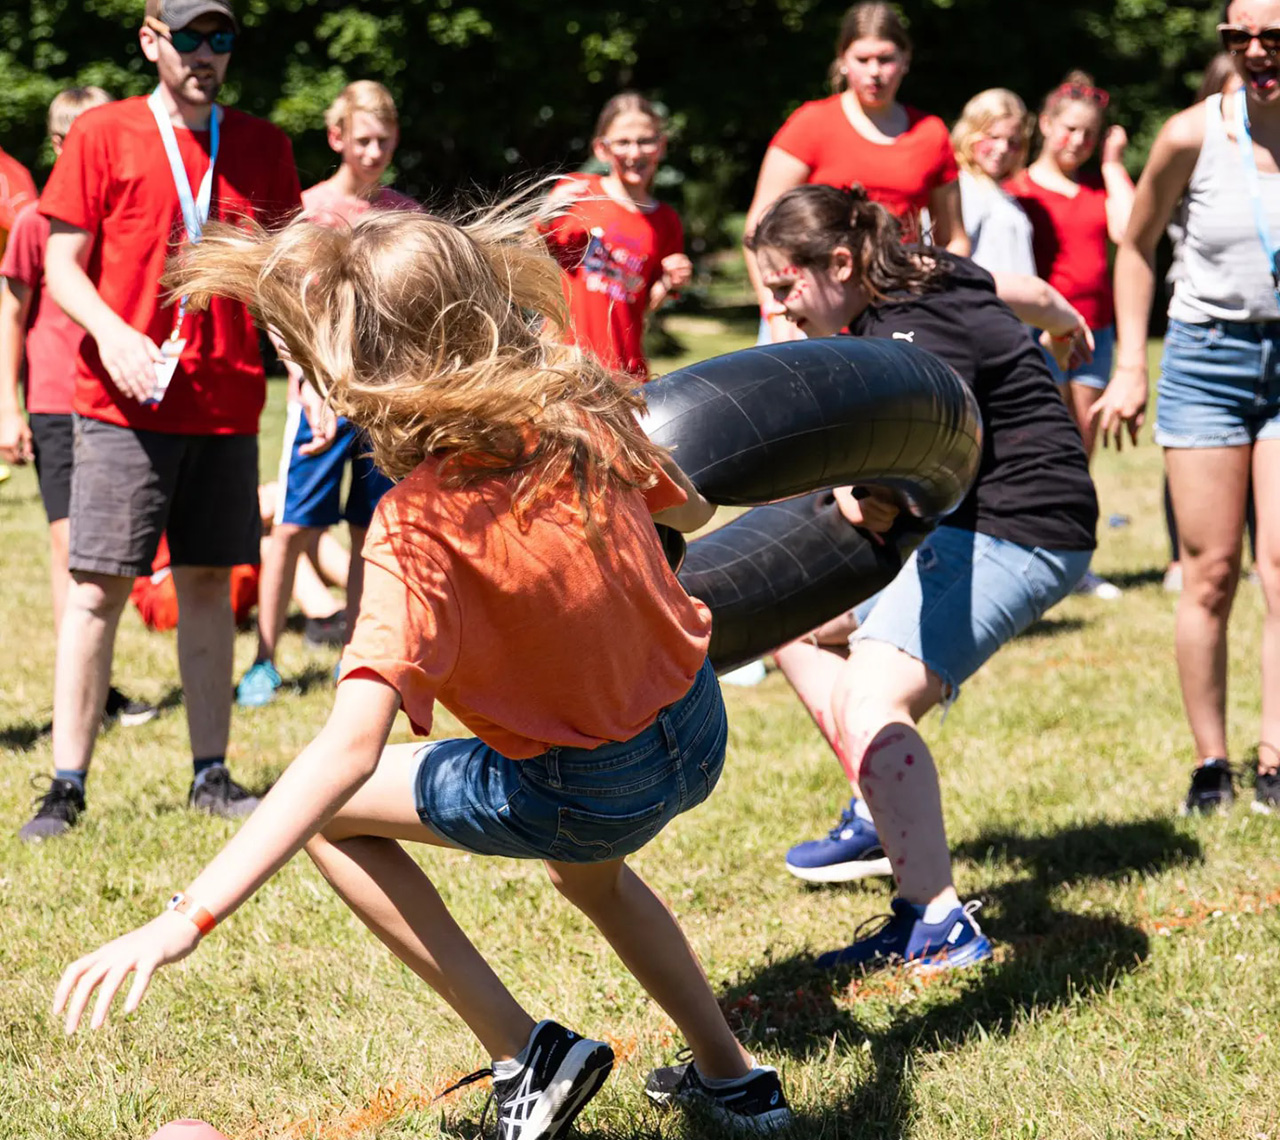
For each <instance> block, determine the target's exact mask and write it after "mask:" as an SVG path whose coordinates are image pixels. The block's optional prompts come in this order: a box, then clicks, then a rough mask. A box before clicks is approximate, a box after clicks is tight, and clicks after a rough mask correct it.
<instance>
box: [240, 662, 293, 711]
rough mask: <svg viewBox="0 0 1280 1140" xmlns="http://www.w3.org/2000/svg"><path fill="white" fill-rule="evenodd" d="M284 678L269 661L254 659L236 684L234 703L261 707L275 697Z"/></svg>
mask: <svg viewBox="0 0 1280 1140" xmlns="http://www.w3.org/2000/svg"><path fill="white" fill-rule="evenodd" d="M283 684H284V679H283V678H282V677H281V676H280V674H279V673H277V672H276V667H275V666H274V665H272V664H271V662H270V661H255V662H254V663H253V665H252V666H251V667H250V669H249V672H247V673H246V674H245V675H244V676H243V677H241V678H240V684H238V685H237V686H236V704H238V705H240V706H241V707H242V708H246V709H256V708H261V707H262V706H263V705H269V704H270V703H271V702H272V701H274V700H275V699H276V690H277V689H278V688H280V686H281V685H283Z"/></svg>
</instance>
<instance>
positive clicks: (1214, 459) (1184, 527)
mask: <svg viewBox="0 0 1280 1140" xmlns="http://www.w3.org/2000/svg"><path fill="white" fill-rule="evenodd" d="M1249 453H1250V449H1249V448H1247V447H1206V448H1166V449H1165V453H1164V457H1165V467H1166V469H1167V470H1168V473H1169V491H1170V494H1172V496H1173V504H1174V510H1175V512H1176V513H1177V516H1178V541H1179V543H1180V544H1181V548H1182V549H1181V562H1182V594H1181V595H1180V596H1179V598H1178V618H1177V627H1176V634H1175V648H1176V653H1177V659H1178V678H1179V680H1180V681H1181V683H1182V703H1183V705H1184V707H1185V708H1186V710H1187V720H1188V721H1189V722H1190V724H1191V734H1192V736H1193V737H1194V738H1195V744H1196V751H1197V754H1198V758H1199V759H1200V760H1209V759H1212V758H1214V757H1223V758H1225V757H1226V756H1227V714H1226V706H1227V619H1228V617H1229V616H1230V614H1231V603H1232V601H1233V600H1234V598H1235V592H1236V585H1237V583H1238V581H1239V578H1240V542H1241V537H1242V534H1243V531H1244V500H1245V493H1246V488H1247V486H1248V480H1249V466H1250V454H1249ZM1263 659H1264V662H1265V660H1266V656H1265V641H1264V658H1263ZM1264 690H1265V684H1264Z"/></svg>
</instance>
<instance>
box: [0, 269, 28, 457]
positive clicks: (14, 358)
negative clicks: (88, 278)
mask: <svg viewBox="0 0 1280 1140" xmlns="http://www.w3.org/2000/svg"><path fill="white" fill-rule="evenodd" d="M30 311H31V290H30V289H28V288H27V286H26V285H25V284H23V283H22V282H21V281H19V280H18V279H17V278H16V277H3V278H0V458H2V459H4V460H6V461H7V462H9V463H16V464H22V463H27V462H28V461H30V459H31V457H32V451H31V427H30V425H29V424H28V423H27V419H26V417H25V416H24V415H23V414H22V402H21V400H20V399H19V398H18V380H19V377H20V376H21V375H22V356H23V352H22V345H23V340H24V334H25V332H26V327H27V314H28V313H29V312H30Z"/></svg>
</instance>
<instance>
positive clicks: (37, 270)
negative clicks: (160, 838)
mask: <svg viewBox="0 0 1280 1140" xmlns="http://www.w3.org/2000/svg"><path fill="white" fill-rule="evenodd" d="M110 102H111V96H110V95H108V94H107V93H106V92H105V91H103V90H102V88H101V87H71V88H68V89H67V90H66V91H63V92H60V93H59V94H58V95H57V96H55V97H54V100H53V102H52V103H50V104H49V119H48V125H49V142H50V144H51V145H52V147H53V153H54V155H55V156H56V155H58V154H61V153H62V143H63V141H64V140H65V139H66V137H67V132H68V131H69V130H70V129H71V124H72V123H73V122H75V120H76V119H77V118H78V117H79V116H80V114H81V113H82V112H84V111H87V110H89V109H90V108H91V107H98V106H101V105H102V104H103V103H110ZM48 240H49V219H48V218H46V217H45V216H44V215H43V214H41V213H40V211H39V210H37V209H35V203H34V202H33V203H31V204H29V205H28V206H27V207H26V208H25V209H23V211H22V212H21V213H20V214H19V215H18V217H17V219H16V220H15V221H14V223H13V227H12V229H11V230H10V231H9V243H8V245H7V246H5V250H4V258H3V261H2V262H0V457H3V458H5V459H7V460H8V461H9V462H11V463H19V464H21V463H26V462H28V461H29V460H34V461H35V465H36V478H37V480H38V482H39V484H40V498H41V501H42V502H43V503H44V510H45V515H46V517H47V518H48V520H49V576H50V585H51V587H52V597H53V626H54V632H55V635H56V633H57V632H58V631H59V630H60V629H61V628H62V610H63V606H64V604H65V603H66V598H67V587H68V586H69V585H70V583H71V574H70V572H69V571H68V569H67V541H68V532H69V531H70V523H69V522H68V521H67V515H68V513H69V511H70V508H71V439H72V417H71V395H72V390H73V388H74V387H75V371H76V355H77V354H78V353H79V351H80V339H81V337H82V336H83V333H82V332H81V330H80V327H79V326H78V325H77V324H76V323H75V322H74V321H73V320H71V318H70V317H68V316H67V315H66V313H64V312H63V311H62V310H61V309H60V308H58V306H57V305H55V304H54V303H53V302H52V301H51V300H49V299H48V295H47V294H46V293H45V292H44V255H45V245H46V244H47V242H48ZM24 341H25V350H26V351H25V353H24V351H23V349H24ZM24 356H25V363H26V374H27V385H26V389H27V390H26V404H27V416H28V417H30V422H28V420H27V419H24V418H23V415H22V407H21V404H20V402H19V399H18V387H19V379H20V377H21V374H22V366H23V363H24ZM106 712H107V719H109V720H117V721H119V723H121V724H124V725H137V724H145V723H146V722H147V721H149V720H151V719H152V718H153V717H154V716H155V715H156V709H155V707H154V706H152V705H149V704H147V703H145V702H144V701H138V700H134V699H133V698H131V697H128V696H126V695H125V694H124V693H122V692H121V691H120V690H119V689H117V688H116V687H115V686H114V685H112V686H111V687H110V688H109V689H108V690H107V706H106Z"/></svg>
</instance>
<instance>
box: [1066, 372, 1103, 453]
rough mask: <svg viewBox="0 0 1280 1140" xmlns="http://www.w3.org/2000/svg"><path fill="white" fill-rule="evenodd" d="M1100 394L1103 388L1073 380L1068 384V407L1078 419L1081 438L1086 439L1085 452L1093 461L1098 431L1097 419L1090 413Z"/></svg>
mask: <svg viewBox="0 0 1280 1140" xmlns="http://www.w3.org/2000/svg"><path fill="white" fill-rule="evenodd" d="M1099 395H1101V389H1098V388H1090V387H1089V386H1088V385H1087V384H1076V383H1074V382H1072V383H1070V384H1068V385H1067V407H1068V408H1069V409H1070V411H1071V418H1072V419H1073V420H1075V421H1076V427H1078V428H1079V429H1080V438H1081V439H1082V440H1083V441H1084V453H1085V456H1086V457H1087V458H1088V459H1089V461H1090V462H1092V461H1093V451H1094V446H1095V445H1096V444H1097V442H1098V433H1097V428H1096V426H1095V425H1096V423H1097V421H1096V420H1094V419H1093V418H1092V417H1091V416H1090V415H1089V408H1090V407H1091V406H1092V405H1093V404H1094V403H1095V402H1096V401H1097V399H1098V396H1099Z"/></svg>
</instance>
